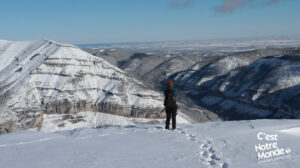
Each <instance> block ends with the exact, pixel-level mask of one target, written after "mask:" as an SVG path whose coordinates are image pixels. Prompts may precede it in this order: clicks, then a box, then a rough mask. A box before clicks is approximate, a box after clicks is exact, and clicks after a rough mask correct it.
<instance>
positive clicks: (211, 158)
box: [176, 128, 229, 168]
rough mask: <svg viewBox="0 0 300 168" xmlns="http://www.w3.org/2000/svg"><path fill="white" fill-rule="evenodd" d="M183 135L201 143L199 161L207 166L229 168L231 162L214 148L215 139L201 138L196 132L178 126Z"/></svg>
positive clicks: (178, 130) (209, 167)
mask: <svg viewBox="0 0 300 168" xmlns="http://www.w3.org/2000/svg"><path fill="white" fill-rule="evenodd" d="M176 131H177V132H178V133H180V134H181V135H184V136H186V138H187V139H188V140H190V141H192V142H195V143H198V144H199V149H200V151H199V152H198V155H199V161H200V162H201V163H202V164H203V165H206V167H208V168H211V167H218V168H229V163H228V162H226V161H224V160H223V159H222V158H220V157H218V156H217V152H216V150H215V149H214V141H213V140H211V139H199V138H198V137H197V136H196V134H192V133H188V132H186V131H185V130H184V129H181V128H178V129H177V130H176Z"/></svg>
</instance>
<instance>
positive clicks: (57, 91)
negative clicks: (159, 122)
mask: <svg viewBox="0 0 300 168" xmlns="http://www.w3.org/2000/svg"><path fill="white" fill-rule="evenodd" d="M0 61H1V62H0V95H1V100H0V104H1V109H0V118H1V119H0V128H5V129H6V132H7V130H9V128H6V127H7V122H8V121H9V122H14V123H15V124H14V125H15V127H17V128H32V127H39V128H40V127H41V125H42V122H43V114H53V113H59V114H67V113H68V114H76V113H78V112H84V111H93V112H105V113H112V114H116V115H121V116H125V117H141V118H162V117H163V116H164V113H163V106H162V99H163V98H162V95H161V94H160V93H158V92H156V91H153V90H149V89H147V88H146V86H145V85H144V84H143V83H142V82H140V81H138V80H136V79H134V78H131V77H129V76H128V75H127V74H126V73H125V72H124V71H122V70H120V69H119V68H116V67H114V66H113V65H111V64H110V63H108V62H106V61H104V60H103V59H101V58H97V57H95V56H93V55H91V54H89V53H86V52H84V51H82V50H81V49H79V48H77V47H75V46H72V45H68V44H60V43H57V42H53V41H49V40H36V41H25V42H8V41H1V42H0ZM1 123H2V125H1ZM9 127H11V126H9Z"/></svg>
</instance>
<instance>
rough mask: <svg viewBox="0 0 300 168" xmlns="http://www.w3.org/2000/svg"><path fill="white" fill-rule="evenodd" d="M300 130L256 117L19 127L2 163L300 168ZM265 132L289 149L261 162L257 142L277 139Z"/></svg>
mask: <svg viewBox="0 0 300 168" xmlns="http://www.w3.org/2000/svg"><path fill="white" fill-rule="evenodd" d="M299 129H300V121H299V120H253V121H234V122H222V121H218V122H210V123H201V124H180V125H178V129H177V130H175V131H167V130H164V129H163V125H140V126H118V127H103V128H97V129H91V128H86V129H76V130H72V131H60V132H54V133H43V132H35V131H21V132H15V133H11V134H6V135H1V136H0V167H1V168H2V167H9V168H25V167H30V168H40V167H43V168H54V167H55V168H83V167H88V168H94V167H95V168H99V167H105V168H116V167H122V168H134V167H138V168H139V167H145V168H148V167H149V168H153V167H155V168H160V167H161V168H168V167H183V168H206V167H208V168H211V167H221V168H231V167H233V168H254V167H255V168H260V167H262V168H298V167H299V164H300V154H299V152H300V143H299V140H300V137H299V133H297V131H299ZM287 130H288V131H287ZM260 133H261V134H260ZM263 133H265V134H264V135H270V137H273V139H274V137H276V138H275V139H276V143H277V146H278V147H279V148H284V149H290V153H288V154H285V155H282V156H281V157H275V158H271V159H264V160H261V161H259V160H258V159H257V152H256V151H255V145H258V144H264V143H272V142H274V141H272V140H269V141H261V140H258V137H257V135H258V134H260V135H263ZM271 135H276V136H271ZM261 137H266V136H260V138H261Z"/></svg>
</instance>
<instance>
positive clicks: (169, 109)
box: [164, 80, 178, 130]
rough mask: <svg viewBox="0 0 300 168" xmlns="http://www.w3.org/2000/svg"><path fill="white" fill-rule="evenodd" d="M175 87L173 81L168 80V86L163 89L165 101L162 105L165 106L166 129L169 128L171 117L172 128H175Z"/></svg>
mask: <svg viewBox="0 0 300 168" xmlns="http://www.w3.org/2000/svg"><path fill="white" fill-rule="evenodd" d="M175 97H176V89H175V88H174V83H173V81H171V80H169V81H168V88H167V89H166V90H165V101H164V106H165V107H166V113H167V119H166V127H165V128H166V129H169V125H170V119H171V117H172V130H174V129H176V112H177V108H178V106H177V104H176V99H175Z"/></svg>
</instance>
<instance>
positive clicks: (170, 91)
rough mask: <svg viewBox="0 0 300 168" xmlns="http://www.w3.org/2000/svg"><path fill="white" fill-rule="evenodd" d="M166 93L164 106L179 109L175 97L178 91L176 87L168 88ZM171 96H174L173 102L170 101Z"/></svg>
mask: <svg viewBox="0 0 300 168" xmlns="http://www.w3.org/2000/svg"><path fill="white" fill-rule="evenodd" d="M164 93H165V101H164V106H167V107H177V105H176V99H175V97H176V96H177V93H176V89H175V88H174V87H168V88H167V89H166V90H165V92H164ZM169 94H173V98H172V99H171V100H169V99H168V95H169Z"/></svg>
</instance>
